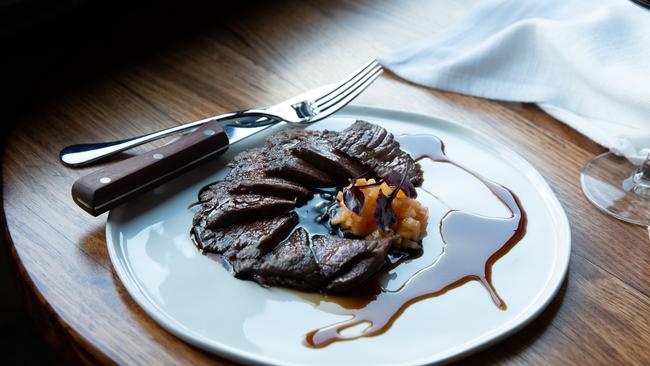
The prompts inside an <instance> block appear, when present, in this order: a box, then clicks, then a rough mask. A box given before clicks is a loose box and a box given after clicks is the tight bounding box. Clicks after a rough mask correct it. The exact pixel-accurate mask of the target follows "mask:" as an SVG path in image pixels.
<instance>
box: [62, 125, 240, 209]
mask: <svg viewBox="0 0 650 366" xmlns="http://www.w3.org/2000/svg"><path fill="white" fill-rule="evenodd" d="M227 148H228V136H227V135H226V133H225V132H224V131H223V129H222V128H221V126H220V125H219V123H218V122H212V123H207V124H205V125H203V126H201V127H199V128H198V129H197V130H196V131H194V132H192V133H190V134H188V135H187V136H184V137H182V138H180V139H179V140H178V141H176V142H174V143H171V144H168V145H165V146H162V147H159V148H157V149H154V150H152V151H149V152H147V153H144V154H141V155H136V156H134V157H131V158H128V159H126V160H123V161H120V162H117V163H115V164H112V165H109V166H107V167H105V168H102V169H100V170H97V171H95V172H92V173H90V174H88V175H86V176H83V177H81V178H79V179H78V180H77V181H76V182H75V183H74V184H73V185H72V199H73V200H74V202H75V203H76V204H77V205H79V207H81V208H82V209H84V210H85V211H87V212H88V213H90V214H91V215H93V216H98V215H100V214H102V213H104V212H106V211H108V210H110V209H111V208H113V207H116V206H117V205H119V204H121V203H123V202H125V201H127V200H129V199H131V198H133V197H134V196H137V195H138V194H140V193H143V192H145V191H148V190H150V189H153V188H155V187H157V186H158V185H160V184H162V183H163V182H166V181H168V180H170V179H171V178H174V177H176V176H178V175H180V174H181V173H183V172H185V171H187V170H188V169H189V168H191V167H193V166H195V165H197V164H198V163H200V162H202V161H205V160H207V159H208V158H211V157H215V156H218V155H219V154H221V153H223V152H224V151H226V149H227Z"/></svg>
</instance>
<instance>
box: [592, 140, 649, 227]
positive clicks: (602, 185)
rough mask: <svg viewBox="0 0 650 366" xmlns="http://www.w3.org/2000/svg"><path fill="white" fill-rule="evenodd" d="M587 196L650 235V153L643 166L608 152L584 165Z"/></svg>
mask: <svg viewBox="0 0 650 366" xmlns="http://www.w3.org/2000/svg"><path fill="white" fill-rule="evenodd" d="M580 183H581V185H582V191H583V192H584V193H585V196H587V198H588V199H589V201H591V203H593V204H594V205H596V207H598V208H600V209H601V210H603V211H604V212H605V213H607V214H609V215H611V216H614V217H615V218H617V219H619V220H623V221H626V222H629V223H632V224H636V225H641V226H644V227H646V228H647V229H648V237H650V154H648V156H647V158H646V160H645V161H644V162H643V163H642V164H641V166H635V165H634V164H632V163H630V162H629V161H628V160H627V159H626V158H624V157H621V156H617V155H615V154H613V153H610V152H607V153H604V154H600V155H598V156H596V157H595V158H593V159H591V160H590V161H589V162H588V163H587V165H585V167H584V168H583V169H582V173H581V174H580Z"/></svg>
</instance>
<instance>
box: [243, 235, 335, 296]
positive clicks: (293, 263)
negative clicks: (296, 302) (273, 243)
mask: <svg viewBox="0 0 650 366" xmlns="http://www.w3.org/2000/svg"><path fill="white" fill-rule="evenodd" d="M253 278H254V279H255V281H257V282H259V283H260V284H262V285H265V286H286V287H293V288H297V289H299V290H318V289H320V287H321V286H322V285H323V284H324V282H325V277H323V275H322V274H321V272H320V268H319V267H318V263H316V260H315V259H314V256H313V255H312V253H311V248H310V247H309V234H308V233H307V231H306V230H305V229H303V228H298V229H296V231H294V233H293V234H292V235H291V237H289V239H287V240H285V241H284V242H283V243H281V244H280V245H278V246H277V247H275V249H274V250H273V251H272V252H270V253H269V254H268V255H267V256H265V257H264V258H263V259H262V260H261V263H260V265H259V267H258V271H257V274H256V275H255V276H254V277H253Z"/></svg>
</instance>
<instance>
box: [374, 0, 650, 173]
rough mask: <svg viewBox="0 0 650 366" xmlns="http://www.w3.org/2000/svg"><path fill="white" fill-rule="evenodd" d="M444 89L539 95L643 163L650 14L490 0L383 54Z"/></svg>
mask: <svg viewBox="0 0 650 366" xmlns="http://www.w3.org/2000/svg"><path fill="white" fill-rule="evenodd" d="M379 60H380V62H381V63H382V64H383V65H384V66H386V67H387V68H388V69H390V70H392V71H393V72H394V73H395V74H397V75H399V76H400V77H402V78H404V79H407V80H410V81H413V82H416V83H419V84H423V85H426V86H430V87H433V88H437V89H444V90H449V91H454V92H457V93H462V94H468V95H474V96H479V97H484V98H490V99H498V100H506V101H515V102H532V103H536V104H537V105H539V107H540V108H542V109H543V110H544V111H546V112H547V113H548V114H550V115H552V116H553V117H555V118H557V119H559V120H560V121H563V122H565V123H566V124H568V125H570V126H571V127H573V128H575V129H576V130H578V131H579V132H581V133H583V134H585V135H587V136H588V137H590V138H591V139H593V140H594V141H596V142H597V143H599V144H601V145H603V146H605V147H607V148H609V149H610V150H611V151H613V152H615V153H617V154H619V155H624V156H625V157H627V158H628V159H629V160H630V161H632V162H633V163H636V164H640V163H641V161H642V160H643V159H644V158H645V157H646V156H647V155H648V153H650V11H649V10H646V9H644V8H641V7H639V6H637V5H635V4H633V3H632V2H631V1H628V0H544V1H540V0H483V1H481V2H480V4H479V5H477V6H476V7H475V8H474V9H472V10H471V11H470V14H469V15H468V16H466V17H465V18H463V19H461V20H460V22H458V23H456V24H455V25H453V26H451V27H450V28H448V29H446V30H443V31H442V32H440V33H437V34H435V35H434V36H430V37H428V38H425V39H424V40H422V41H420V42H418V43H415V44H413V45H411V46H409V47H406V48H404V49H401V50H397V51H395V52H392V53H390V54H387V55H384V56H383V57H380V58H379Z"/></svg>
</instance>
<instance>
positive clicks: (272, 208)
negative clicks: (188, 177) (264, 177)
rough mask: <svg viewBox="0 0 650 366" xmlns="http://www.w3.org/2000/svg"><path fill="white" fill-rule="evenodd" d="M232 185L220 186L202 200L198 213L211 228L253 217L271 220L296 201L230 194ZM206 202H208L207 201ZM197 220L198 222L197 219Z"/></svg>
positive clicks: (264, 196) (217, 185) (256, 195)
mask: <svg viewBox="0 0 650 366" xmlns="http://www.w3.org/2000/svg"><path fill="white" fill-rule="evenodd" d="M231 190H232V187H231V185H230V184H228V183H227V182H226V183H218V184H216V185H215V186H213V187H211V188H210V189H209V190H208V191H207V192H205V193H203V194H202V195H201V197H200V199H201V205H202V211H201V212H199V213H198V214H197V216H198V215H200V216H202V217H201V218H202V219H204V220H205V226H206V227H208V228H211V229H214V228H219V227H224V226H227V225H230V224H234V223H238V222H242V221H249V220H250V218H260V217H272V216H276V215H282V214H284V213H286V212H288V211H289V210H291V209H292V208H293V207H294V206H295V205H296V202H295V201H293V200H288V199H284V198H278V197H273V196H266V195H259V194H235V193H230V191H231ZM204 199H205V200H206V201H204ZM195 221H200V220H197V218H196V217H195Z"/></svg>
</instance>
